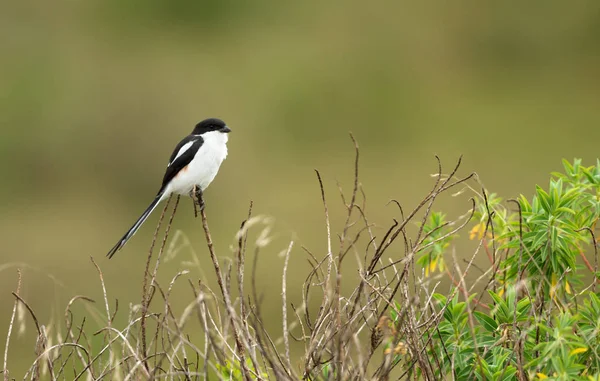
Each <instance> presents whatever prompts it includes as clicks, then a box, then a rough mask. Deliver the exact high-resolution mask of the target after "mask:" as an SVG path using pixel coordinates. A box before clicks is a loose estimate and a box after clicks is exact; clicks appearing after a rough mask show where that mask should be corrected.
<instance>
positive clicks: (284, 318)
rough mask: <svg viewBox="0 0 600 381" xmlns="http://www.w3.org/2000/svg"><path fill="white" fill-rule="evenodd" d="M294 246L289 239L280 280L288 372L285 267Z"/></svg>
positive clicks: (289, 365) (289, 363)
mask: <svg viewBox="0 0 600 381" xmlns="http://www.w3.org/2000/svg"><path fill="white" fill-rule="evenodd" d="M293 246H294V241H290V245H289V246H288V249H287V251H286V253H285V262H284V264H283V280H282V287H281V288H282V290H281V295H282V303H281V305H282V308H283V311H282V312H283V344H284V346H285V359H286V362H287V364H286V365H287V367H288V372H289V371H291V369H292V360H291V357H290V338H289V332H288V322H287V293H286V289H287V287H286V278H287V269H288V262H289V260H290V253H291V251H292V247H293Z"/></svg>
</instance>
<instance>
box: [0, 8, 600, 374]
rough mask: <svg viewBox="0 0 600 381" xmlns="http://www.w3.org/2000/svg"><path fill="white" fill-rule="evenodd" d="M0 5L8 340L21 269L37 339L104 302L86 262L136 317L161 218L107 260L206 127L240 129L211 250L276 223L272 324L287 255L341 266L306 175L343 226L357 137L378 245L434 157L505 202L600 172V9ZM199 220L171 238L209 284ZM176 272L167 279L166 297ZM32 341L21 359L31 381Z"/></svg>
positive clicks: (221, 180)
mask: <svg viewBox="0 0 600 381" xmlns="http://www.w3.org/2000/svg"><path fill="white" fill-rule="evenodd" d="M0 4H1V8H2V9H1V11H0V48H1V54H2V56H1V59H0V125H1V128H2V130H1V131H2V136H1V139H0V163H2V164H1V165H2V186H1V187H0V196H1V198H2V203H1V208H2V210H1V214H0V232H1V240H2V245H1V249H0V250H2V263H4V264H7V266H4V267H2V272H0V274H1V280H0V282H1V283H0V286H1V289H2V293H0V305H2V306H4V308H3V313H2V314H0V326H1V327H3V328H2V329H0V331H2V332H6V327H8V320H9V317H10V306H12V301H13V298H12V296H11V294H10V291H12V290H14V287H15V283H16V272H15V267H21V268H23V270H24V283H23V290H22V295H23V296H24V298H25V299H26V300H28V301H29V303H30V304H31V305H32V306H33V307H34V309H35V310H36V312H37V313H38V317H39V319H40V320H41V321H42V322H46V323H48V322H49V321H50V320H51V319H54V321H55V322H56V320H57V319H59V318H61V317H62V315H63V312H64V306H65V302H66V301H67V300H68V299H69V298H70V297H72V296H74V295H77V294H84V295H88V296H91V297H93V298H94V299H97V300H101V290H100V287H99V281H98V278H97V276H96V272H95V269H94V268H93V266H92V265H91V263H90V260H89V257H90V256H94V258H96V260H97V261H98V262H99V264H100V266H101V267H102V269H103V271H104V276H105V279H106V281H107V283H108V292H109V295H110V296H111V298H118V299H119V301H120V304H121V306H127V305H128V304H129V303H137V302H139V296H138V295H139V294H140V289H141V278H142V273H143V266H144V262H145V251H146V250H147V247H148V246H149V242H150V239H151V236H152V233H153V230H154V223H155V221H156V219H157V214H158V213H156V215H154V216H153V218H151V219H150V220H149V223H147V224H146V225H145V226H144V227H143V229H142V230H141V231H140V232H138V234H137V235H136V236H135V238H134V239H133V240H132V241H130V243H129V244H128V245H127V246H126V247H125V249H124V250H123V251H122V252H120V253H118V255H117V256H116V257H115V259H114V260H112V261H108V260H107V259H105V258H104V254H105V253H106V252H107V251H108V249H110V248H111V247H112V245H113V244H114V243H115V242H116V240H117V239H118V238H119V237H120V236H121V235H122V234H123V233H124V232H125V230H126V229H127V228H129V226H130V225H131V224H132V223H133V222H134V220H135V219H136V218H137V217H138V215H139V214H140V213H141V212H142V211H143V210H144V208H145V207H146V206H147V204H148V203H149V202H150V201H151V200H152V198H153V197H154V194H155V192H156V190H157V189H158V186H159V185H160V181H161V179H162V175H163V171H164V168H165V165H166V161H167V159H168V157H169V154H170V153H171V150H172V149H173V148H174V146H175V144H176V143H177V142H178V140H179V139H180V138H181V137H183V136H184V135H186V134H188V133H189V132H190V131H191V130H192V128H193V126H194V124H195V123H196V122H197V121H199V120H201V119H203V118H206V117H213V116H214V117H220V118H222V119H224V120H225V121H226V122H227V123H228V125H229V126H230V127H231V129H232V130H233V132H232V133H231V135H230V143H229V150H230V154H229V157H228V159H227V160H226V161H225V163H224V164H223V166H222V168H221V172H220V174H219V176H218V177H217V179H216V180H215V182H214V183H213V184H212V185H211V187H210V188H209V189H208V191H207V192H206V201H207V204H208V207H207V212H208V214H209V218H210V222H211V228H212V231H213V234H214V238H215V243H216V245H217V249H218V251H219V254H220V255H221V256H223V257H227V256H230V251H229V245H230V244H231V243H232V242H233V238H232V237H233V235H234V234H235V232H236V229H237V227H238V226H239V223H240V222H241V221H242V219H243V218H244V216H245V215H246V213H247V208H248V204H249V201H250V200H253V201H254V203H255V209H254V210H255V214H267V215H270V216H273V217H274V218H275V221H276V222H275V226H274V234H275V241H274V242H273V243H272V244H271V246H272V247H271V249H270V250H268V251H267V252H266V253H265V254H264V256H263V257H262V259H261V268H260V269H259V271H260V274H261V276H260V277H259V278H260V283H261V284H259V287H260V288H261V289H263V290H266V295H267V300H271V301H273V303H272V308H273V309H274V310H275V311H277V313H279V312H278V311H279V309H280V305H279V304H277V301H278V300H279V293H280V291H279V290H280V288H279V287H280V282H281V266H282V259H281V258H280V257H278V256H277V253H278V252H279V251H280V250H282V249H284V248H285V247H287V242H288V240H289V239H290V238H292V237H293V238H294V239H296V242H297V247H299V246H300V245H305V246H307V247H309V248H311V250H313V252H315V253H317V254H320V255H322V254H323V252H324V250H325V248H326V246H325V232H324V228H323V216H322V206H321V203H320V198H319V197H320V196H319V190H318V186H317V182H316V178H315V175H314V172H313V168H318V169H320V170H321V171H322V175H323V177H324V179H325V186H326V187H327V190H328V192H329V193H328V195H329V198H330V200H331V202H332V203H337V204H336V205H337V206H338V208H337V209H334V211H335V212H336V213H338V212H341V209H340V208H339V205H340V203H339V201H338V197H337V188H336V180H339V181H340V182H341V183H342V184H343V185H344V186H345V187H347V189H348V190H350V185H351V176H352V156H353V148H352V144H351V142H350V140H349V138H348V132H349V131H352V132H353V133H354V134H355V136H356V138H357V139H358V141H359V144H360V146H361V156H362V161H361V173H362V174H361V181H362V183H363V184H364V186H365V189H366V191H367V194H368V197H369V200H370V204H369V205H370V210H371V220H372V221H373V222H378V223H380V224H382V225H381V226H385V225H384V224H387V223H389V221H390V220H391V218H392V217H394V216H395V215H394V213H393V211H392V210H390V208H386V207H385V204H386V202H387V201H388V200H389V199H390V198H396V199H398V200H399V201H400V202H401V203H402V204H403V205H404V206H405V207H406V208H410V207H413V206H414V205H415V203H416V202H417V200H418V199H419V197H421V196H422V195H423V194H424V193H425V192H426V191H427V189H428V187H429V186H430V185H431V181H432V180H431V178H430V177H429V174H430V173H433V172H435V169H436V164H435V160H434V154H438V155H440V156H441V158H442V160H443V162H444V163H445V164H446V167H447V168H449V167H451V166H452V165H453V164H454V162H455V160H456V159H457V158H458V156H459V155H460V154H463V155H464V161H463V169H462V170H461V173H463V174H466V173H468V172H471V171H476V172H477V173H478V174H479V176H480V178H481V180H482V181H483V183H484V184H485V185H486V187H488V188H489V189H490V190H492V191H496V192H498V193H500V194H501V195H502V196H504V197H506V198H510V197H515V196H517V195H518V194H519V193H524V194H526V195H530V194H531V192H532V191H533V189H534V188H533V187H534V185H535V184H536V183H540V184H543V185H545V184H546V183H547V179H548V175H549V172H551V171H553V170H561V163H560V160H561V158H563V157H564V158H568V159H572V158H573V157H575V156H576V157H582V158H583V159H584V163H585V164H587V165H589V164H593V163H592V160H594V161H595V158H596V157H597V156H598V155H599V144H600V2H598V1H594V0H590V1H584V0H582V1H575V2H564V1H532V2H513V1H506V2H495V3H491V2H484V3H482V2H474V1H465V2H420V3H417V2H412V3H408V2H397V1H389V2H375V3H370V4H368V5H367V3H365V2H359V1H344V2H342V1H332V2H319V1H304V2H278V1H271V0H258V1H255V2H234V1H231V0H225V1H223V0H220V1H217V0H211V1H183V0H173V1H160V0H127V1H122V0H105V1H74V0H71V1H57V2H40V1H29V0H26V1H7V0H5V1H2V2H1V3H0ZM467 207H468V205H467V204H465V203H464V202H461V203H459V204H457V203H456V202H455V203H452V202H449V203H447V210H446V211H447V212H448V213H449V214H450V215H452V216H456V215H458V214H460V213H462V212H464V211H465V210H466V208H467ZM192 214H193V213H192V209H191V203H190V201H189V200H184V204H182V209H181V210H180V213H179V214H178V216H177V218H176V221H175V227H174V228H175V229H178V230H181V231H182V232H183V233H185V234H186V235H187V236H188V237H189V239H190V240H191V244H192V245H193V246H194V248H195V249H196V251H197V252H198V254H199V256H200V257H201V258H202V259H203V260H204V262H203V265H204V266H205V270H206V271H205V273H206V275H202V277H205V276H206V277H208V278H210V279H212V278H211V275H210V273H211V272H212V269H211V265H210V261H209V259H208V254H207V252H206V249H205V246H204V238H203V235H202V234H201V226H200V224H199V222H198V221H194V220H193V215H192ZM463 235H464V234H463ZM180 256H181V258H182V259H184V258H185V256H186V254H185V253H182V254H180ZM291 263H292V266H299V267H291V268H293V269H294V271H291V272H290V274H289V278H290V283H292V282H299V281H301V280H303V279H304V276H305V272H304V271H303V270H302V271H301V269H303V268H304V267H302V266H305V261H304V254H303V253H302V252H301V250H295V251H294V253H293V254H292V262H291ZM11 264H12V265H11ZM24 264H26V265H27V266H28V267H25V265H24ZM182 267H184V266H182V265H181V261H180V260H174V261H171V262H168V263H167V264H166V265H165V266H164V267H162V270H161V275H162V277H161V279H163V281H164V280H169V279H170V278H171V277H172V276H173V275H174V274H175V273H176V271H177V270H178V269H180V268H182ZM190 276H191V277H192V278H198V277H199V274H198V273H192V274H191V275H190ZM50 278H53V279H55V280H52V279H50ZM184 287H186V285H183V286H181V297H182V300H181V303H182V304H183V303H184V302H187V301H188V300H189V298H190V295H188V290H187V288H185V289H184ZM269 290H270V291H269ZM299 291H300V289H299V288H298V289H297V290H291V291H290V295H288V299H290V300H291V301H296V302H298V299H299ZM267 304H268V303H267ZM268 305H269V304H268ZM266 308H270V307H268V306H267V307H266ZM123 313H124V311H123ZM31 334H32V332H31V326H30V328H29V332H28V334H27V336H26V338H21V339H14V340H15V341H13V343H14V344H13V345H12V349H11V358H12V361H13V364H15V362H17V363H16V365H13V366H17V368H18V369H22V368H19V367H22V366H24V365H25V363H26V362H18V361H19V360H18V359H17V358H18V357H19V355H26V356H28V358H31V354H32V351H33V346H34V343H35V341H34V339H33V336H32V335H31ZM2 336H3V337H4V335H2ZM27 363H29V362H27ZM13 372H15V370H13ZM13 374H15V373H13Z"/></svg>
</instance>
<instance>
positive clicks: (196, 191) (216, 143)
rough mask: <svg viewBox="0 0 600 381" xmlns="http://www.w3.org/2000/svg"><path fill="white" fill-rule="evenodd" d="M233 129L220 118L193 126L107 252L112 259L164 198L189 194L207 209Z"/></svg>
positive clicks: (206, 120) (201, 207)
mask: <svg viewBox="0 0 600 381" xmlns="http://www.w3.org/2000/svg"><path fill="white" fill-rule="evenodd" d="M230 132H231V130H230V129H229V127H228V126H227V125H226V124H225V122H223V121H222V120H221V119H218V118H209V119H205V120H203V121H201V122H199V123H198V124H196V126H195V127H194V129H193V131H192V133H191V134H190V135H188V136H186V137H185V138H183V139H182V140H181V141H180V142H179V144H177V146H176V147H175V149H174V150H173V153H172V154H171V157H170V158H169V164H168V165H167V169H166V171H165V175H164V177H163V180H162V185H161V186H160V189H159V190H158V193H157V194H156V197H155V198H154V200H153V201H152V202H151V203H150V206H148V208H147V209H146V210H145V211H144V213H142V215H141V216H140V218H138V219H137V221H136V222H135V223H134V224H133V226H132V227H131V228H130V229H129V230H128V231H127V233H125V235H124V236H123V237H122V238H121V239H120V240H119V241H118V242H117V244H116V245H115V246H113V248H112V249H110V251H109V252H108V254H107V257H109V258H112V257H113V256H114V255H115V253H116V252H117V251H119V250H120V249H121V248H122V247H123V246H125V244H126V243H127V241H129V239H131V237H133V235H134V234H135V233H136V232H137V231H138V229H139V228H140V227H141V226H142V224H143V223H144V222H145V221H146V219H147V218H148V216H150V214H151V213H152V211H153V210H154V209H155V208H156V206H157V205H158V204H159V203H160V202H161V201H163V200H165V199H167V198H169V196H171V195H172V194H176V195H189V196H190V197H192V199H194V206H195V205H196V204H195V202H196V200H197V201H198V202H199V204H200V210H202V209H203V208H204V201H203V198H202V192H204V190H206V188H207V187H208V186H209V185H210V183H211V182H212V181H213V180H214V178H215V176H216V175H217V172H218V171H219V167H220V166H221V163H223V160H225V158H226V157H227V140H228V138H229V133H230Z"/></svg>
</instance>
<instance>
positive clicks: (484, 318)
mask: <svg viewBox="0 0 600 381" xmlns="http://www.w3.org/2000/svg"><path fill="white" fill-rule="evenodd" d="M474 315H475V318H476V319H477V320H478V321H479V322H480V323H481V325H483V328H485V330H486V331H488V332H492V333H493V332H496V330H497V329H498V323H496V321H495V320H494V319H492V318H491V317H489V316H488V315H486V314H485V313H483V312H481V311H475V312H474Z"/></svg>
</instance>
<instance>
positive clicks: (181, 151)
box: [167, 140, 195, 167]
mask: <svg viewBox="0 0 600 381" xmlns="http://www.w3.org/2000/svg"><path fill="white" fill-rule="evenodd" d="M194 142H195V140H192V141H191V142H187V143H185V144H184V145H182V146H181V148H180V149H179V152H177V155H176V156H175V157H174V158H173V160H172V161H171V162H170V163H169V165H171V164H173V162H174V161H175V160H177V158H178V157H179V156H181V155H183V154H184V153H185V151H187V150H188V149H190V147H191V146H192V144H194ZM169 165H167V167H168V166H169Z"/></svg>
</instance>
